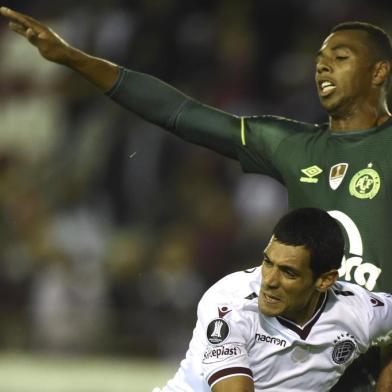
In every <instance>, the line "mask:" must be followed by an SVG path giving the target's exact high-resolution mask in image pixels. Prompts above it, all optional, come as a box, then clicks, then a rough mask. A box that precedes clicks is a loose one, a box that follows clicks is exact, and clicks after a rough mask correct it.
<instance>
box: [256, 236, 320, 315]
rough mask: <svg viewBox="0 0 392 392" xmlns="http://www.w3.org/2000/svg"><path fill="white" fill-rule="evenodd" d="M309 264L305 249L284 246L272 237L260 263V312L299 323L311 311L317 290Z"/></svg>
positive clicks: (308, 254) (308, 253)
mask: <svg viewBox="0 0 392 392" xmlns="http://www.w3.org/2000/svg"><path fill="white" fill-rule="evenodd" d="M309 263H310V252H309V251H308V250H307V249H306V248H304V247H303V246H292V245H285V244H282V243H281V242H279V241H278V240H277V239H276V238H275V237H272V239H271V242H270V243H269V244H268V246H267V248H266V249H265V251H264V260H263V264H262V277H263V278H262V285H261V288H260V295H259V309H260V311H261V312H262V313H263V314H264V315H266V316H283V317H286V318H288V319H290V320H293V321H296V322H298V323H300V322H301V321H303V320H304V319H306V317H307V316H308V314H309V312H310V311H311V310H314V308H313V307H314V303H315V301H314V299H315V298H316V297H317V299H318V297H319V293H318V292H317V290H316V283H315V281H314V279H313V274H312V270H311V269H310V265H309ZM316 303H317V300H316ZM312 306H313V307H312Z"/></svg>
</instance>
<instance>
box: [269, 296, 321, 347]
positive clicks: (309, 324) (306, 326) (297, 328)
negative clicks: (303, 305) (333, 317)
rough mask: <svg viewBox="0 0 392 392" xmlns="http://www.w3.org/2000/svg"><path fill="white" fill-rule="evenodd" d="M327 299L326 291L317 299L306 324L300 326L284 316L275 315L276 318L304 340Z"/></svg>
mask: <svg viewBox="0 0 392 392" xmlns="http://www.w3.org/2000/svg"><path fill="white" fill-rule="evenodd" d="M327 300H328V293H324V296H323V297H322V298H321V300H320V301H319V305H318V308H317V310H316V311H315V313H314V315H313V317H312V318H311V319H310V320H309V321H308V322H307V323H306V324H304V325H303V326H302V327H301V326H299V325H298V324H296V323H294V322H293V321H291V320H288V319H286V318H284V317H280V316H277V317H276V319H277V320H278V321H279V323H280V324H282V325H283V326H284V327H286V328H288V329H290V330H292V331H293V332H295V333H296V334H297V335H298V336H299V337H300V338H301V339H302V340H306V338H307V337H308V335H309V334H310V331H311V330H312V328H313V325H314V324H316V322H317V320H318V319H319V318H320V316H321V314H322V313H323V311H324V309H325V305H326V304H327Z"/></svg>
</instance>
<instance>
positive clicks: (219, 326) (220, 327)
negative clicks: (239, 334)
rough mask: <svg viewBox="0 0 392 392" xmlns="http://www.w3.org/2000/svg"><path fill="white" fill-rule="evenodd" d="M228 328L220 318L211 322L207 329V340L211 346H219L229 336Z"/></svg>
mask: <svg viewBox="0 0 392 392" xmlns="http://www.w3.org/2000/svg"><path fill="white" fill-rule="evenodd" d="M229 333H230V327H229V324H227V322H226V321H225V320H223V319H221V318H217V319H215V320H212V321H211V322H210V323H209V324H208V327H207V339H208V341H209V342H210V343H212V344H219V343H222V342H223V341H225V340H226V338H227V337H228V336H229Z"/></svg>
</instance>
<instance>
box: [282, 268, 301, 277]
mask: <svg viewBox="0 0 392 392" xmlns="http://www.w3.org/2000/svg"><path fill="white" fill-rule="evenodd" d="M283 272H284V274H285V275H286V276H287V277H288V278H290V279H295V278H296V277H297V276H298V275H297V274H296V273H295V272H294V271H292V270H291V269H285V270H284V271H283Z"/></svg>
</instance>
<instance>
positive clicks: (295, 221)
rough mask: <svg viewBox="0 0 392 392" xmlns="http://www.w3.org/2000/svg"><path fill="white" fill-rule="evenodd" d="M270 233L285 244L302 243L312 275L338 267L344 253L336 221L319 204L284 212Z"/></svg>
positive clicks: (315, 276) (339, 229)
mask: <svg viewBox="0 0 392 392" xmlns="http://www.w3.org/2000/svg"><path fill="white" fill-rule="evenodd" d="M273 235H274V237H275V238H276V240H278V241H279V242H281V243H283V244H285V245H293V246H301V245H302V246H304V247H305V248H306V249H307V250H309V252H310V269H311V270H312V272H313V277H314V279H317V278H318V277H319V276H320V275H321V274H323V273H324V272H327V271H330V270H332V269H339V268H340V266H341V262H342V258H343V253H344V237H343V233H342V229H341V228H340V225H339V223H338V222H337V221H336V220H335V219H334V218H332V217H331V216H330V215H329V214H328V212H326V211H324V210H321V209H319V208H299V209H296V210H293V211H291V212H289V213H288V214H286V215H284V216H283V217H282V218H281V219H280V220H279V222H278V223H277V224H276V226H275V228H274V230H273Z"/></svg>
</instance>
